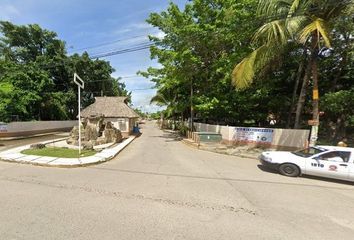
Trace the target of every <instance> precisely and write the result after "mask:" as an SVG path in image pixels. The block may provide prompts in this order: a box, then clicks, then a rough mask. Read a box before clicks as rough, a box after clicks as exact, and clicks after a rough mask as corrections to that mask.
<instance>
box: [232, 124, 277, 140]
mask: <svg viewBox="0 0 354 240" xmlns="http://www.w3.org/2000/svg"><path fill="white" fill-rule="evenodd" d="M273 132H274V130H273V129H269V128H249V127H236V128H235V130H234V135H233V140H234V141H236V142H243V143H261V144H271V143H272V140H273Z"/></svg>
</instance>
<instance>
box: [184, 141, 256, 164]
mask: <svg viewBox="0 0 354 240" xmlns="http://www.w3.org/2000/svg"><path fill="white" fill-rule="evenodd" d="M181 142H182V143H183V144H185V145H186V146H189V147H191V148H194V149H198V150H201V151H206V152H212V153H218V154H223V155H227V156H234V157H241V158H249V159H255V160H258V157H253V156H250V155H245V154H239V155H233V154H227V153H222V152H217V151H210V150H208V149H206V148H203V147H202V146H201V145H200V144H198V143H196V142H193V141H189V140H187V139H186V138H184V139H182V140H181Z"/></svg>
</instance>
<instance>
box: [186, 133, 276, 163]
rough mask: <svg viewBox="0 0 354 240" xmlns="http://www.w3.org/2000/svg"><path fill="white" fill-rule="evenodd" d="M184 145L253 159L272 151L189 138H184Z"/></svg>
mask: <svg viewBox="0 0 354 240" xmlns="http://www.w3.org/2000/svg"><path fill="white" fill-rule="evenodd" d="M182 143H184V144H185V145H187V146H189V147H193V148H196V149H199V150H204V151H209V152H215V153H220V154H226V155H232V156H237V157H242V158H252V159H258V156H259V155H260V154H261V153H262V152H264V151H272V149H261V148H256V147H251V146H227V145H224V144H221V143H197V142H195V141H193V140H192V139H188V138H183V139H182Z"/></svg>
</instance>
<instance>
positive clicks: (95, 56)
mask: <svg viewBox="0 0 354 240" xmlns="http://www.w3.org/2000/svg"><path fill="white" fill-rule="evenodd" d="M154 45H155V44H154V43H149V44H145V45H142V46H140V47H132V48H127V49H121V50H118V51H111V52H106V53H102V54H97V55H94V56H91V57H90V58H91V59H94V58H103V57H109V56H114V55H119V54H124V53H130V52H136V51H141V50H144V49H148V48H150V47H151V46H154Z"/></svg>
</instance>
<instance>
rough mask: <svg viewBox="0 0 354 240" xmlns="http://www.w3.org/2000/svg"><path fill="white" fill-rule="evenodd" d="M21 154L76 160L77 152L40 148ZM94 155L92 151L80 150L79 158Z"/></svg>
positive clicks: (64, 149) (66, 149)
mask: <svg viewBox="0 0 354 240" xmlns="http://www.w3.org/2000/svg"><path fill="white" fill-rule="evenodd" d="M21 153H23V154H27V155H36V156H46V157H62V158H78V157H79V150H77V149H69V148H55V147H54V148H48V147H45V148H42V149H26V150H23V151H22V152H21ZM94 154H96V152H95V151H93V150H81V155H80V157H88V156H92V155H94Z"/></svg>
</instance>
